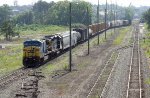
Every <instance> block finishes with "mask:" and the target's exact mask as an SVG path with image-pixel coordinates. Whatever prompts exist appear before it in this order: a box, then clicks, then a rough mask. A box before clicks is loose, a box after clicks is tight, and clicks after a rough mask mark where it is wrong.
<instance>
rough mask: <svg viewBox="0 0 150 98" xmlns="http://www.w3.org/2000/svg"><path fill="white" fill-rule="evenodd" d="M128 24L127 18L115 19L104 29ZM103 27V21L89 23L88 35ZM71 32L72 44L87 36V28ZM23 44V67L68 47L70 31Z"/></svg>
mask: <svg viewBox="0 0 150 98" xmlns="http://www.w3.org/2000/svg"><path fill="white" fill-rule="evenodd" d="M128 24H129V23H128V21H127V20H123V21H122V20H117V21H116V22H110V23H108V24H107V25H106V26H107V27H106V29H108V28H112V27H114V26H120V25H128ZM97 28H99V29H97ZM104 29H105V23H101V24H93V25H90V26H89V35H90V36H93V35H94V34H96V32H100V31H102V30H104ZM71 34H72V35H71V36H72V38H71V45H72V46H75V45H77V44H78V43H79V42H81V41H85V40H86V39H87V38H88V33H87V29H83V28H78V29H74V30H73V31H72V33H71ZM23 45H24V48H23V65H24V66H25V67H34V66H37V65H39V64H41V63H43V62H44V61H45V60H48V59H50V58H52V57H53V56H55V55H57V54H58V53H60V52H62V51H64V50H66V49H68V48H69V47H70V32H69V31H66V32H63V33H58V34H54V35H49V36H44V37H43V38H42V39H40V40H37V39H32V40H27V41H25V42H24V43H23Z"/></svg>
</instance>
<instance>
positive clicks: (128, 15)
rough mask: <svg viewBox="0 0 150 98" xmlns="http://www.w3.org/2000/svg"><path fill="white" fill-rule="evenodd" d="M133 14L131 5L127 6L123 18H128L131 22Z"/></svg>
mask: <svg viewBox="0 0 150 98" xmlns="http://www.w3.org/2000/svg"><path fill="white" fill-rule="evenodd" d="M133 16H134V8H133V7H132V6H131V7H127V8H126V9H125V18H124V19H125V20H129V21H130V22H131V20H132V19H133Z"/></svg>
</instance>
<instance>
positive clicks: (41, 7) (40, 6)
mask: <svg viewBox="0 0 150 98" xmlns="http://www.w3.org/2000/svg"><path fill="white" fill-rule="evenodd" d="M54 4H55V3H54V2H50V3H47V2H45V1H42V0H40V1H38V2H37V3H35V4H34V6H33V9H32V11H33V13H34V17H35V19H34V22H35V23H39V24H44V23H45V22H46V15H47V13H48V9H49V8H51V7H52V6H53V5H54Z"/></svg>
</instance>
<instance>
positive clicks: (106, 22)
mask: <svg viewBox="0 0 150 98" xmlns="http://www.w3.org/2000/svg"><path fill="white" fill-rule="evenodd" d="M106 28H107V0H106V8H105V39H106Z"/></svg>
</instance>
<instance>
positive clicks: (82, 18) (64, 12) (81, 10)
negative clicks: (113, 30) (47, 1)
mask: <svg viewBox="0 0 150 98" xmlns="http://www.w3.org/2000/svg"><path fill="white" fill-rule="evenodd" d="M69 7H70V2H69V1H59V2H57V3H56V4H55V5H54V6H52V7H51V8H50V9H49V10H48V14H47V18H46V19H48V20H47V24H54V25H69ZM87 7H88V8H89V18H90V19H91V13H92V6H91V4H90V3H88V2H85V1H74V2H71V12H72V13H71V15H72V23H81V24H87ZM90 23H91V21H90Z"/></svg>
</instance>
